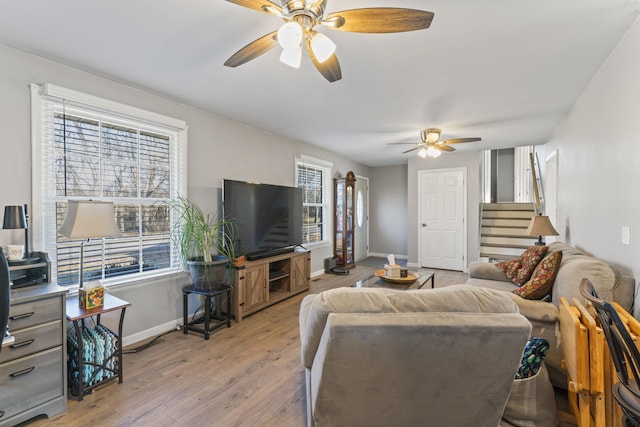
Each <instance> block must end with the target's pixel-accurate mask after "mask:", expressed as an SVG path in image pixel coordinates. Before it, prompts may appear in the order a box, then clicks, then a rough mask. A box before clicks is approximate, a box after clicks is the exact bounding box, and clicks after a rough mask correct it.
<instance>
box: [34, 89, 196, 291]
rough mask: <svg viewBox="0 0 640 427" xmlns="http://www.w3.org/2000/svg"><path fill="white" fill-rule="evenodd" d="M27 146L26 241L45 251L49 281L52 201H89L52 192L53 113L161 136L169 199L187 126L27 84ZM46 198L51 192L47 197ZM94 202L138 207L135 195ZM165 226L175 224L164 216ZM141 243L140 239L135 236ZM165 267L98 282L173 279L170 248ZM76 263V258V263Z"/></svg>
mask: <svg viewBox="0 0 640 427" xmlns="http://www.w3.org/2000/svg"><path fill="white" fill-rule="evenodd" d="M30 88H31V146H32V150H31V151H32V157H31V164H32V184H31V185H32V201H31V202H32V209H31V212H32V225H31V229H32V233H31V235H32V238H33V246H32V247H33V248H38V249H39V250H43V251H45V252H47V254H48V256H49V259H50V261H51V264H52V277H51V280H52V281H55V280H56V278H57V251H56V247H57V229H56V227H57V226H56V214H55V211H56V208H55V205H56V202H60V201H66V200H67V199H68V198H72V199H89V198H90V197H81V196H77V197H76V196H69V197H67V196H58V195H56V193H55V167H54V165H53V162H49V164H47V163H46V161H47V159H50V158H51V157H52V156H53V155H52V154H51V153H46V152H45V151H46V150H53V141H50V140H49V139H48V135H50V131H49V130H48V127H50V126H52V124H50V123H48V120H50V119H51V120H52V119H53V116H54V115H55V113H56V112H60V111H62V112H63V114H72V115H78V116H80V117H86V118H91V119H97V120H99V121H101V122H108V123H112V124H116V125H122V126H128V127H132V128H136V129H138V130H143V131H148V132H153V133H157V134H161V135H167V136H169V138H170V144H171V146H170V150H173V152H172V153H171V154H170V172H169V173H170V174H171V182H172V184H171V185H170V194H169V198H173V197H176V196H178V195H184V194H186V184H187V174H186V165H185V159H186V158H187V135H188V127H187V124H186V123H185V122H184V121H182V120H179V119H175V118H172V117H168V116H164V115H161V114H157V113H154V112H150V111H147V110H143V109H140V108H137V107H133V106H129V105H126V104H122V103H119V102H115V101H111V100H107V99H104V98H100V97H97V96H93V95H89V94H86V93H82V92H78V91H75V90H72V89H67V88H63V87H60V86H56V85H52V84H49V83H45V84H41V85H40V84H31V85H30ZM50 194H53V196H51V195H50ZM93 199H96V200H109V201H114V202H115V203H116V204H118V203H135V204H137V203H139V202H140V200H141V198H140V197H139V195H137V196H136V197H125V198H123V197H93ZM170 218H171V219H170V221H171V223H170V228H171V226H172V225H173V222H174V221H175V218H174V215H171V217H170ZM139 241H142V236H139ZM170 251H171V252H170V262H171V267H168V268H162V269H158V270H152V271H147V272H137V273H131V274H125V275H121V276H117V277H113V278H107V279H104V280H102V281H101V282H102V283H103V284H105V285H108V286H109V287H115V286H120V285H128V284H131V283H135V282H139V281H142V280H147V279H151V278H157V277H162V276H167V275H175V274H176V273H178V272H179V271H181V267H180V261H179V257H178V256H177V254H176V251H175V249H174V247H173V245H172V244H171V245H170ZM78 264H79V260H78ZM65 287H67V288H68V289H71V290H73V289H74V288H77V284H70V285H66V286H65Z"/></svg>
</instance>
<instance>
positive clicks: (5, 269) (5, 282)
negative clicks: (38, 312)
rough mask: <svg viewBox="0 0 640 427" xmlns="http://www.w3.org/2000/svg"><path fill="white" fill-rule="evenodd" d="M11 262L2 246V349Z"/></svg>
mask: <svg viewBox="0 0 640 427" xmlns="http://www.w3.org/2000/svg"><path fill="white" fill-rule="evenodd" d="M9 297H10V296H9V264H8V263H7V257H6V256H5V255H4V251H3V250H2V248H0V351H2V345H1V343H2V338H3V337H4V336H5V335H6V334H5V332H6V330H7V323H8V322H9V304H10V302H9Z"/></svg>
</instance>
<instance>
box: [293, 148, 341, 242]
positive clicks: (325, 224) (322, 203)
mask: <svg viewBox="0 0 640 427" xmlns="http://www.w3.org/2000/svg"><path fill="white" fill-rule="evenodd" d="M331 167H332V164H331V163H329V162H326V161H323V160H319V159H313V158H310V157H307V156H302V155H300V156H297V158H296V185H297V186H298V187H300V188H302V212H303V221H302V240H303V244H307V245H309V244H314V243H320V242H327V241H330V239H331V235H330V234H331V231H330V230H331V228H330V225H331V224H330V219H329V218H330V215H329V212H330V209H331V204H330V198H331V190H330V189H331Z"/></svg>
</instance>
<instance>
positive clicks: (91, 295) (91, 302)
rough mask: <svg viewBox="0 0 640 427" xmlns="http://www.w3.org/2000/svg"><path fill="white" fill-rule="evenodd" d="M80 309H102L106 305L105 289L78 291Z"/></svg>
mask: <svg viewBox="0 0 640 427" xmlns="http://www.w3.org/2000/svg"><path fill="white" fill-rule="evenodd" d="M78 299H79V300H80V307H82V308H84V309H90V308H96V307H102V306H103V305H104V287H102V286H96V287H94V288H81V289H80V290H79V291H78Z"/></svg>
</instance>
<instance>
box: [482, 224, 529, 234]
mask: <svg viewBox="0 0 640 427" xmlns="http://www.w3.org/2000/svg"><path fill="white" fill-rule="evenodd" d="M525 231H527V227H505V226H493V227H482V228H481V230H480V234H481V235H483V236H522V235H524V232H525Z"/></svg>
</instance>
